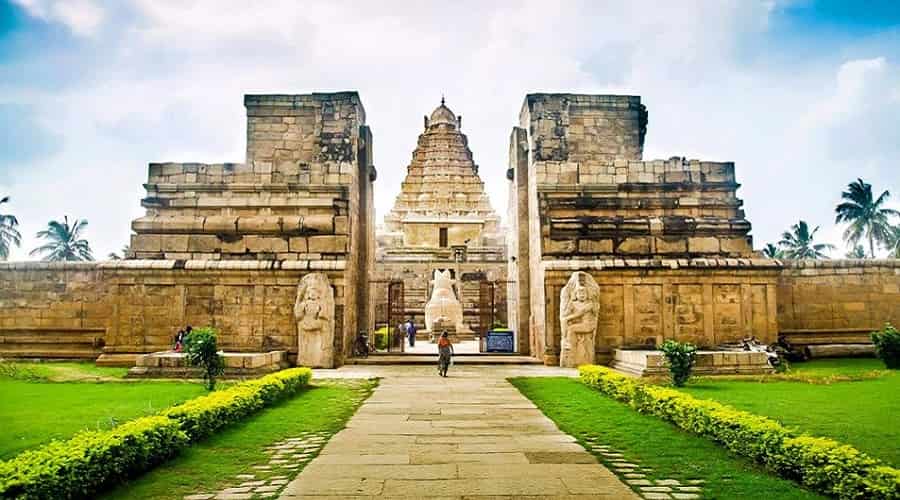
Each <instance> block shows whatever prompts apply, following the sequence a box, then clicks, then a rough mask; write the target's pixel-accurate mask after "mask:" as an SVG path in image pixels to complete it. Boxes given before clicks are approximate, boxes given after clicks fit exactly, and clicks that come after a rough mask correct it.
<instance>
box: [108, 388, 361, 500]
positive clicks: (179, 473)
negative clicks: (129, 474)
mask: <svg viewBox="0 0 900 500" xmlns="http://www.w3.org/2000/svg"><path fill="white" fill-rule="evenodd" d="M376 384H377V382H376V381H375V380H364V379H340V380H337V379H335V380H331V381H318V382H317V383H316V384H315V385H312V384H311V385H310V387H309V389H307V390H305V391H303V394H302V395H300V396H298V397H293V398H288V399H285V400H284V401H282V402H279V403H276V404H274V405H272V406H270V407H267V408H265V409H264V410H262V411H260V412H259V413H256V414H254V415H253V416H251V417H249V418H247V419H245V420H244V421H242V422H241V424H240V425H233V426H231V427H228V428H225V429H221V430H220V431H218V432H216V433H215V434H214V435H212V436H210V437H209V438H208V439H204V440H203V441H201V442H198V443H194V444H192V445H191V446H189V447H188V448H187V449H185V450H184V451H183V452H182V453H181V454H179V455H178V456H177V457H175V458H174V459H172V460H170V461H168V462H166V463H165V464H162V465H160V466H158V467H156V468H155V469H153V470H152V471H150V472H148V473H146V474H142V475H141V476H140V477H138V478H135V479H134V480H131V481H129V482H127V483H125V484H123V485H121V486H120V487H118V488H116V489H114V490H111V491H109V492H108V493H107V494H104V495H103V496H100V497H99V499H98V500H144V499H146V500H158V499H161V498H171V499H181V498H183V497H185V496H188V495H192V494H196V493H198V492H201V491H209V492H213V491H219V490H221V489H222V488H225V487H228V486H234V478H235V475H237V474H242V473H247V472H248V471H247V467H248V465H249V464H260V463H267V462H268V461H269V460H271V458H272V456H271V454H270V453H269V452H268V451H266V449H267V448H268V447H270V446H272V444H273V443H277V442H279V441H282V440H284V439H288V438H296V437H299V436H302V435H303V434H304V433H306V432H316V433H319V432H324V433H325V434H327V435H332V434H334V433H336V432H338V431H340V430H341V429H343V428H344V427H345V425H346V422H347V420H348V419H349V418H350V417H351V416H352V415H353V413H354V412H355V411H356V408H357V407H358V406H359V405H360V403H362V401H363V400H364V399H365V398H366V397H368V396H369V394H370V393H371V391H372V389H373V388H374V387H375V386H376ZM298 462H299V463H301V464H302V463H303V462H305V460H300V461H298ZM301 470H302V467H301V468H297V469H282V470H277V471H276V470H273V471H263V470H253V471H252V473H253V474H256V480H263V479H272V477H273V476H274V475H276V474H277V475H284V476H286V479H288V480H291V479H293V478H294V476H295V475H296V474H299V473H300V471H301ZM258 496H259V495H258Z"/></svg>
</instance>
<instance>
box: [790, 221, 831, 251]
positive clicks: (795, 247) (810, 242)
mask: <svg viewBox="0 0 900 500" xmlns="http://www.w3.org/2000/svg"><path fill="white" fill-rule="evenodd" d="M818 231H819V226H816V227H814V228H813V230H812V231H810V230H809V225H808V224H807V223H806V221H803V220H801V221H799V222H797V223H796V224H794V225H793V226H791V229H790V231H785V232H784V233H782V235H781V241H779V242H778V245H779V246H781V247H782V252H783V255H784V257H786V258H788V259H827V258H828V256H827V255H825V251H826V250H833V249H834V245H832V244H830V243H815V242H814V239H815V237H816V232H818Z"/></svg>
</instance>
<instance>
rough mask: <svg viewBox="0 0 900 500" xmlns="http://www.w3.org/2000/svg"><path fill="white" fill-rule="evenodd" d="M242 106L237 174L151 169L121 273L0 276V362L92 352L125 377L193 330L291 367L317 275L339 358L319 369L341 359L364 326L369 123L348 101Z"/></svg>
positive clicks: (347, 95) (281, 99)
mask: <svg viewBox="0 0 900 500" xmlns="http://www.w3.org/2000/svg"><path fill="white" fill-rule="evenodd" d="M244 105H245V107H246V109H247V158H246V162H245V163H224V164H201V163H151V164H150V168H149V175H148V180H147V183H146V184H145V185H144V186H145V188H146V191H147V195H146V197H145V198H144V199H143V200H142V201H141V204H142V206H143V207H144V208H145V209H146V215H145V216H143V217H141V218H138V219H136V220H135V221H134V222H133V224H132V229H133V230H134V233H135V234H134V235H133V236H132V239H131V246H130V254H129V255H128V256H127V257H128V259H129V260H126V261H122V262H101V263H83V264H71V263H61V264H48V263H13V264H0V355H3V354H4V351H6V352H11V351H10V350H12V351H15V350H19V351H22V350H26V351H27V350H28V349H31V348H33V349H34V350H35V351H34V352H38V351H40V349H39V347H40V346H44V347H45V349H44V351H47V350H48V349H49V350H50V351H53V350H54V349H55V350H56V354H58V355H65V354H66V353H65V351H66V348H65V347H64V346H65V345H66V344H73V345H74V344H79V342H80V344H79V345H81V347H80V348H79V349H85V348H86V346H85V343H86V342H87V340H86V339H90V343H91V345H92V346H93V347H92V349H94V350H99V352H101V353H102V354H103V357H102V358H101V360H102V361H107V362H109V363H113V362H116V360H120V361H121V362H122V363H123V364H130V363H131V362H132V360H133V359H134V356H135V354H137V353H147V352H153V351H159V350H164V349H168V348H170V347H171V343H172V340H171V339H172V336H173V335H174V332H176V331H177V330H178V328H180V327H183V326H184V325H188V324H190V325H194V326H202V325H212V326H215V327H217V328H219V329H220V331H221V343H222V346H223V347H224V348H225V349H229V350H238V351H252V350H257V351H258V350H263V349H266V350H271V349H283V350H287V351H288V352H289V354H290V355H291V356H296V354H297V346H298V338H297V325H296V324H295V319H297V318H295V317H294V316H295V315H294V306H295V301H296V300H297V298H298V297H297V294H298V284H299V283H300V281H301V279H302V278H303V276H305V275H307V274H309V273H315V272H318V273H323V274H324V275H325V276H326V277H327V278H328V281H329V284H330V286H331V287H332V289H333V292H334V293H333V295H334V308H333V310H334V313H333V314H334V318H333V321H330V322H328V323H329V324H334V325H335V333H334V353H335V354H334V356H333V358H334V359H332V360H326V362H325V363H324V364H325V365H332V364H340V363H341V362H342V361H343V359H344V357H345V356H347V355H349V354H350V352H351V346H352V342H353V339H355V337H356V334H357V331H358V328H366V326H367V322H368V318H370V317H371V314H372V312H371V311H370V310H369V303H368V300H367V297H368V287H367V283H368V282H367V279H366V276H367V275H368V273H369V272H370V271H371V269H372V263H373V257H374V251H373V247H374V224H373V223H372V217H373V213H374V208H373V198H372V195H373V193H372V187H373V182H374V180H375V169H374V167H373V165H372V135H371V131H370V130H369V128H368V127H367V126H366V122H365V110H364V109H363V106H362V103H361V102H360V99H359V96H358V95H357V93H356V92H340V93H332V94H310V95H247V96H245V98H244ZM330 295H331V294H328V296H329V297H330ZM330 305H331V304H330V300H329V302H328V306H329V307H328V308H327V309H328V310H329V311H330V310H331V308H330ZM76 340H77V342H76ZM4 343H5V345H6V347H7V348H8V349H4V348H3V347H2V346H3V345H4ZM16 346H19V347H16ZM101 346H102V347H101ZM44 351H41V352H44ZM48 354H50V353H49V352H48Z"/></svg>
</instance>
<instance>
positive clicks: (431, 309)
mask: <svg viewBox="0 0 900 500" xmlns="http://www.w3.org/2000/svg"><path fill="white" fill-rule="evenodd" d="M453 281H454V280H453V279H452V278H451V277H450V271H438V270H435V271H434V281H432V282H431V283H432V284H433V285H434V287H433V288H432V290H431V298H429V299H428V303H427V304H425V329H426V330H428V331H429V332H433V331H434V325H435V324H436V323H442V324H451V325H454V326H455V327H456V331H457V332H460V331H464V330H468V328H467V327H466V326H465V325H464V324H463V311H462V305H461V304H460V303H459V299H457V298H456V294H455V293H454V292H453Z"/></svg>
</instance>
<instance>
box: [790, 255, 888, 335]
mask: <svg viewBox="0 0 900 500" xmlns="http://www.w3.org/2000/svg"><path fill="white" fill-rule="evenodd" d="M784 266H785V267H784V272H783V273H782V274H781V276H780V277H779V280H778V328H779V331H781V332H782V333H795V332H797V333H800V332H802V333H809V334H815V333H841V332H848V333H849V332H852V331H854V330H855V331H859V330H862V331H871V330H876V329H880V328H881V327H882V326H883V325H884V323H885V322H888V321H890V322H892V323H893V324H894V325H900V260H898V259H884V260H817V261H791V260H787V261H784Z"/></svg>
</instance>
